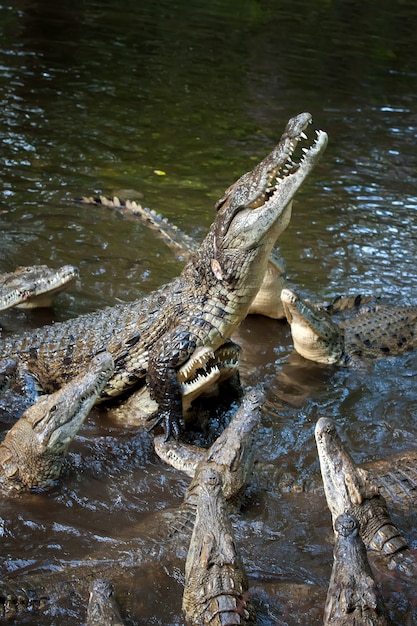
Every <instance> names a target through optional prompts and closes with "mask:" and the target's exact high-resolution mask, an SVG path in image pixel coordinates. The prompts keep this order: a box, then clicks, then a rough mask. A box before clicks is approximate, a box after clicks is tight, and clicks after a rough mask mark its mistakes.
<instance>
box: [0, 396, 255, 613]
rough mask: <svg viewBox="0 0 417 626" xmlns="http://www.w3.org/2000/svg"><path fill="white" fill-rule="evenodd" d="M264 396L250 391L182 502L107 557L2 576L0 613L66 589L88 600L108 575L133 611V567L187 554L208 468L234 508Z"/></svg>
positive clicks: (37, 604)
mask: <svg viewBox="0 0 417 626" xmlns="http://www.w3.org/2000/svg"><path fill="white" fill-rule="evenodd" d="M262 399H263V398H262V395H261V394H260V393H258V392H256V391H252V392H249V393H248V394H246V396H245V397H244V399H243V402H242V405H241V406H240V407H239V409H238V410H237V412H236V414H235V415H234V416H233V418H232V420H231V422H230V424H229V426H228V427H227V429H225V431H224V432H223V433H222V435H221V436H220V437H219V438H218V439H217V440H216V441H215V442H214V444H213V445H212V446H211V448H210V449H209V450H208V452H207V457H206V459H204V460H203V461H202V462H201V463H200V464H199V465H198V466H197V468H196V471H195V475H194V478H193V480H192V482H191V484H190V486H189V488H188V489H187V491H186V494H185V496H184V501H183V503H182V505H181V506H180V507H178V508H176V509H166V510H164V511H159V512H158V513H156V514H153V515H152V522H151V523H150V522H149V520H148V519H146V520H145V522H144V523H143V525H142V526H141V527H139V526H138V527H137V529H136V536H137V537H138V540H137V541H136V540H131V541H129V542H128V541H122V542H121V544H116V545H114V546H110V545H108V546H107V545H106V548H105V552H104V558H100V557H101V556H102V555H100V554H98V555H96V557H97V559H96V560H94V558H93V557H91V558H89V559H87V560H86V562H85V564H84V565H81V566H79V565H77V566H74V567H62V569H61V570H58V569H55V570H54V571H52V572H51V571H48V572H47V573H45V574H32V575H29V574H27V573H26V574H25V575H24V576H22V577H17V576H16V575H14V577H13V578H10V579H3V580H2V581H1V582H0V617H1V616H2V615H3V616H5V617H6V618H8V619H10V618H11V617H12V616H14V615H16V614H17V613H19V612H22V611H27V610H31V611H37V610H41V609H42V608H43V607H45V606H47V605H48V603H50V602H59V599H60V598H67V597H68V594H74V596H78V597H80V598H85V601H86V599H87V597H88V589H89V586H90V584H91V583H93V582H94V581H95V580H96V579H97V578H105V579H106V580H108V581H109V582H111V583H112V584H114V585H115V586H116V589H117V595H118V600H119V602H120V606H121V608H122V610H123V614H125V612H126V611H127V612H129V611H131V607H132V603H133V604H134V602H135V594H134V593H133V591H132V585H134V577H135V573H138V572H139V573H140V572H141V568H143V567H146V563H147V562H149V561H151V562H152V563H154V561H155V559H156V558H160V559H161V561H162V562H163V563H164V564H165V565H167V564H168V562H169V561H170V559H172V558H173V559H175V563H176V564H177V560H178V558H183V556H184V554H185V553H186V551H187V549H188V545H189V542H190V536H191V533H192V529H193V526H194V522H195V516H196V510H197V504H198V499H199V496H200V491H201V485H202V480H203V477H204V476H205V475H206V472H207V471H214V472H217V473H218V475H220V476H221V477H222V481H223V484H224V495H225V497H226V499H227V502H228V506H230V507H231V508H232V509H233V507H234V506H235V504H236V502H237V501H238V498H237V496H238V495H239V494H240V492H241V491H242V489H243V488H244V487H245V485H246V484H247V482H248V479H249V475H250V473H251V470H252V465H253V457H254V453H255V433H256V431H257V427H258V425H259V419H260V404H261V402H262ZM126 555H128V556H126ZM158 555H159V557H158ZM178 555H179V556H178ZM93 556H94V555H93ZM133 610H134V609H133ZM15 621H16V620H15Z"/></svg>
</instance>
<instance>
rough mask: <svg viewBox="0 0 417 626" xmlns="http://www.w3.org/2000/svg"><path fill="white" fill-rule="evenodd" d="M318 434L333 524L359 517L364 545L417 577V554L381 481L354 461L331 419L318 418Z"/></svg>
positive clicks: (398, 567) (318, 447) (320, 458)
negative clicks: (347, 515)
mask: <svg viewBox="0 0 417 626" xmlns="http://www.w3.org/2000/svg"><path fill="white" fill-rule="evenodd" d="M315 436H316V444H317V450H318V454H319V460H320V469H321V474H322V478H323V485H324V492H325V495H326V500H327V504H328V506H329V509H330V512H331V514H332V519H333V525H334V523H335V520H336V518H337V517H338V516H339V515H341V514H342V513H350V514H352V515H353V516H354V517H355V518H356V519H357V520H358V523H359V529H360V534H361V537H362V540H363V542H364V544H365V546H366V547H367V548H368V549H371V550H375V551H377V552H379V553H380V554H381V556H382V558H383V559H384V561H385V563H386V564H387V566H388V568H389V569H394V568H397V569H399V570H401V571H403V572H404V573H406V574H408V575H413V576H414V575H415V573H416V572H417V563H416V560H415V556H414V554H413V553H412V551H411V550H410V549H409V546H408V544H407V541H406V540H405V539H404V537H403V536H402V535H401V533H400V531H399V530H398V529H397V528H396V526H395V525H394V523H393V522H392V520H391V518H390V515H389V513H388V509H387V504H386V501H385V498H384V497H383V496H382V495H381V493H380V491H379V489H378V482H377V481H374V480H372V478H371V476H370V474H369V473H368V471H367V470H365V469H363V468H362V467H358V466H357V465H356V464H355V462H354V461H353V459H352V457H351V456H350V454H349V453H348V452H347V451H346V450H345V448H344V447H343V444H342V442H341V439H340V437H339V435H338V433H337V430H336V426H335V424H334V422H333V421H332V420H331V419H328V418H324V417H322V418H320V419H319V420H318V422H317V424H316V428H315Z"/></svg>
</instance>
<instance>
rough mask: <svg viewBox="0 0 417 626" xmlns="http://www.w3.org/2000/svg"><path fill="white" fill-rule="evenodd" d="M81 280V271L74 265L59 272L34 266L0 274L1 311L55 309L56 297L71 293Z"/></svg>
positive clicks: (43, 266)
mask: <svg viewBox="0 0 417 626" xmlns="http://www.w3.org/2000/svg"><path fill="white" fill-rule="evenodd" d="M78 276H79V273H78V269H77V268H76V267H73V266H72V265H64V266H63V267H60V268H58V269H57V270H54V269H51V268H49V267H47V266H46V265H31V266H29V267H18V268H17V269H16V270H15V271H14V272H9V273H8V274H0V311H5V310H6V309H10V308H11V307H13V306H16V307H18V308H20V309H34V308H36V307H47V306H51V304H52V300H53V298H54V296H55V295H56V294H57V293H60V292H61V291H64V290H65V289H68V287H70V286H71V285H72V284H73V283H74V282H75V280H76V279H77V278H78Z"/></svg>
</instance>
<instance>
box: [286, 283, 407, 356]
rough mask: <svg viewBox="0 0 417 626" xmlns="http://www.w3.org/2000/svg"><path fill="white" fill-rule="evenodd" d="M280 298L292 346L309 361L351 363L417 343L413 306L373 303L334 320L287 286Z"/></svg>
mask: <svg viewBox="0 0 417 626" xmlns="http://www.w3.org/2000/svg"><path fill="white" fill-rule="evenodd" d="M281 300H282V302H283V305H284V311H285V315H286V318H287V321H288V323H289V324H290V326H291V334H292V338H293V342H294V348H295V350H296V351H297V352H298V353H299V354H301V356H303V357H304V358H306V359H309V360H310V361H316V362H318V363H325V364H329V365H332V364H333V365H352V364H354V363H355V362H357V361H358V360H359V359H376V358H380V357H388V356H395V355H398V354H401V353H403V352H405V351H406V350H410V349H412V348H415V347H417V306H390V305H377V306H375V307H373V308H371V309H370V310H367V311H364V312H362V313H358V314H357V315H355V316H354V317H350V318H348V319H346V320H343V321H341V322H340V323H339V324H336V323H335V322H334V321H333V320H332V319H331V318H330V315H329V314H328V312H327V311H325V310H324V309H323V308H321V307H317V306H315V305H313V304H311V303H309V302H306V301H305V300H303V299H302V298H300V296H299V295H298V294H297V293H295V291H292V290H291V289H283V291H282V293H281Z"/></svg>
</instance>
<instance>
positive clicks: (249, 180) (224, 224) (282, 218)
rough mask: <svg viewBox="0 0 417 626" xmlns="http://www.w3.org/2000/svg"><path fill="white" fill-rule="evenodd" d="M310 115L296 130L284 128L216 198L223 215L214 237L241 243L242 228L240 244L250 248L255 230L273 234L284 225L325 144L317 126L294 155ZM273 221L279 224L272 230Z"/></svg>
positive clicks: (234, 244) (303, 135)
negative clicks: (257, 159)
mask: <svg viewBox="0 0 417 626" xmlns="http://www.w3.org/2000/svg"><path fill="white" fill-rule="evenodd" d="M303 115H307V114H303ZM293 119H297V118H293ZM310 119H311V116H309V117H308V118H305V124H304V126H302V125H300V126H299V127H297V132H294V133H292V134H291V135H288V133H287V134H286V133H285V132H284V135H283V136H282V137H281V140H280V142H279V143H278V145H277V147H276V148H275V149H274V150H273V151H272V152H271V153H270V154H269V155H268V156H267V157H265V159H264V160H263V161H262V162H261V163H259V165H258V166H256V167H255V168H254V169H253V170H252V171H251V172H248V173H247V174H244V175H243V176H242V177H241V178H240V179H239V180H238V181H237V182H236V183H234V185H232V187H230V188H229V190H228V191H227V192H226V193H225V195H224V197H223V198H222V200H220V201H219V203H218V211H219V213H222V214H223V219H222V220H221V225H220V226H219V228H218V229H217V230H216V237H224V239H225V240H226V242H227V240H228V239H230V241H229V242H228V247H234V246H236V247H240V246H242V237H241V236H239V233H238V231H243V230H245V238H244V239H245V241H246V244H244V247H246V248H250V247H253V246H254V245H255V246H256V244H257V242H258V241H259V231H261V232H262V231H264V232H265V233H268V231H269V230H271V231H272V234H273V235H274V236H275V238H276V237H277V236H278V235H279V234H280V232H282V230H284V229H285V227H286V226H287V224H288V222H289V220H290V216H291V202H292V199H293V197H294V196H295V194H296V192H297V191H298V189H299V188H300V186H301V185H302V184H303V182H304V180H305V179H306V177H307V176H308V174H309V173H310V172H311V171H312V170H313V169H314V167H315V165H316V164H317V162H318V161H319V159H320V157H321V155H322V154H323V152H324V150H325V148H326V146H327V134H326V133H325V132H324V131H321V130H318V131H316V138H315V140H314V141H313V142H312V143H311V145H310V146H309V147H303V148H302V149H301V151H300V152H298V151H297V156H296V155H295V150H296V148H297V145H298V143H299V142H300V141H301V140H303V139H305V138H306V137H307V135H306V134H305V132H304V128H305V127H306V126H307V125H308V122H309V121H310ZM291 121H292V120H290V122H289V123H288V124H290V123H291ZM287 126H288V125H287ZM286 208H288V210H287V211H286V210H285V209H286ZM228 213H229V214H228ZM227 214H228V215H227ZM277 222H278V223H280V222H282V225H280V226H279V230H278V231H277V232H275V230H274V227H275V229H276V227H277ZM252 230H253V234H252V236H251V231H252ZM256 233H258V235H257V234H256ZM234 235H236V237H234ZM235 238H236V242H235V241H234V239H235ZM274 243H275V240H274Z"/></svg>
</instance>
